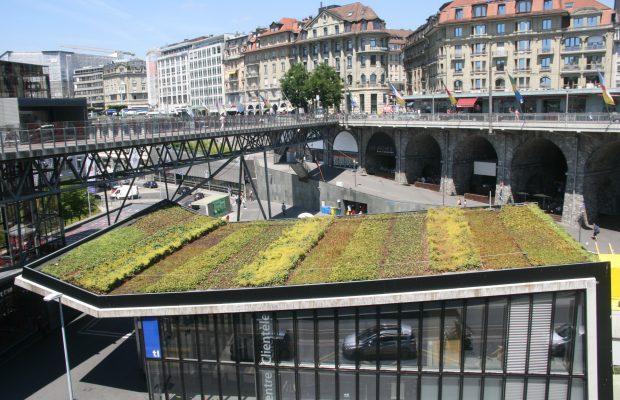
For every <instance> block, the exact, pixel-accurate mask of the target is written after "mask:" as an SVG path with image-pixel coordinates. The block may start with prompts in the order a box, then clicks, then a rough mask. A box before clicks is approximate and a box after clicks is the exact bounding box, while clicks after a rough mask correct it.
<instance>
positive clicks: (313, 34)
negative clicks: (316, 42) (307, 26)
mask: <svg viewBox="0 0 620 400" xmlns="http://www.w3.org/2000/svg"><path fill="white" fill-rule="evenodd" d="M312 37H313V38H315V37H316V29H313V30H312Z"/></svg>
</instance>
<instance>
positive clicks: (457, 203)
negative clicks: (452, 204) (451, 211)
mask: <svg viewBox="0 0 620 400" xmlns="http://www.w3.org/2000/svg"><path fill="white" fill-rule="evenodd" d="M456 205H457V206H458V207H461V206H462V205H463V203H461V198H460V197H459V198H458V199H457V200H456Z"/></svg>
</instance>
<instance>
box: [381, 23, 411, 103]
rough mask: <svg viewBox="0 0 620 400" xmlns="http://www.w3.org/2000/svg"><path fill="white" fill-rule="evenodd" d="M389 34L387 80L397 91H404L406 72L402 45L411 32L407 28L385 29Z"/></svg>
mask: <svg viewBox="0 0 620 400" xmlns="http://www.w3.org/2000/svg"><path fill="white" fill-rule="evenodd" d="M386 31H387V32H388V33H389V34H390V39H389V41H388V47H389V49H390V52H389V55H388V81H389V82H390V83H392V84H393V85H394V87H396V88H397V89H398V90H399V91H401V92H402V93H404V90H405V83H406V74H405V64H404V61H403V60H404V57H403V47H404V46H405V43H406V41H407V37H408V36H409V35H411V33H413V31H411V30H408V29H386Z"/></svg>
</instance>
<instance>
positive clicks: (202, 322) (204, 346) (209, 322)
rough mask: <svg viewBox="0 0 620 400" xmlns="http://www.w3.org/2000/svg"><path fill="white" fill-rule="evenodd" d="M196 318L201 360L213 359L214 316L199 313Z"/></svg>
mask: <svg viewBox="0 0 620 400" xmlns="http://www.w3.org/2000/svg"><path fill="white" fill-rule="evenodd" d="M197 318H198V341H199V342H200V357H201V358H202V359H203V360H211V361H215V360H216V358H217V355H216V352H215V350H216V346H215V325H214V316H212V315H211V316H209V315H201V316H199V317H197Z"/></svg>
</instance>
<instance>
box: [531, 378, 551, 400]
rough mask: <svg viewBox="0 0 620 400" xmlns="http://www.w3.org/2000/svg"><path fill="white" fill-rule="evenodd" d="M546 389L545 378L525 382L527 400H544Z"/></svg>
mask: <svg viewBox="0 0 620 400" xmlns="http://www.w3.org/2000/svg"><path fill="white" fill-rule="evenodd" d="M546 389H547V383H546V380H545V378H529V379H528V380H527V397H526V398H527V400H545V391H546Z"/></svg>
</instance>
